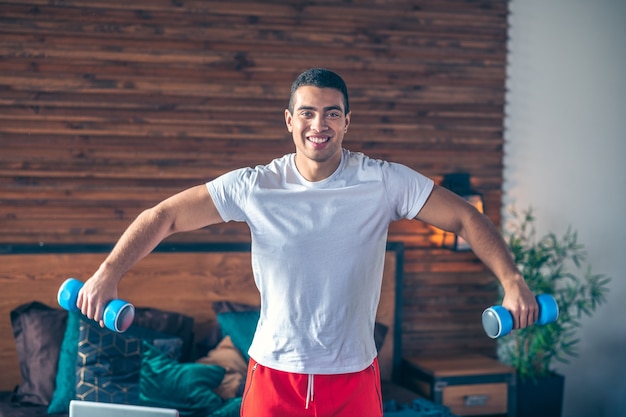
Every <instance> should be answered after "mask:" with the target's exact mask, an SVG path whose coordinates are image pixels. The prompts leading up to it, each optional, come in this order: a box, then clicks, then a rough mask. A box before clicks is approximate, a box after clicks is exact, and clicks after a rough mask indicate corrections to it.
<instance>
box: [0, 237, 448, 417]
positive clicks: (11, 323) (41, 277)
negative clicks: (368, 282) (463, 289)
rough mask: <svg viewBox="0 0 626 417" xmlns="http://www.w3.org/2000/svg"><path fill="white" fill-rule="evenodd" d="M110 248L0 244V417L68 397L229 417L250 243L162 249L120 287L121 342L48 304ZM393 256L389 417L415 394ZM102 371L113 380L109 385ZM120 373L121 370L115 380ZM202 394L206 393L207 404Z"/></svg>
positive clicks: (242, 346)
mask: <svg viewBox="0 0 626 417" xmlns="http://www.w3.org/2000/svg"><path fill="white" fill-rule="evenodd" d="M110 249H111V247H110V246H107V245H34V246H32V245H16V246H4V247H0V254H1V255H0V259H1V260H2V264H3V272H2V276H1V277H0V278H1V279H2V280H3V293H4V296H3V297H2V300H3V301H2V303H1V304H0V317H2V320H3V321H2V322H1V324H0V326H2V327H1V329H2V334H3V335H9V334H11V333H12V334H13V338H11V337H2V339H1V340H0V369H2V375H1V376H0V391H1V393H0V401H1V402H0V416H2V417H36V416H44V415H50V414H49V412H50V413H52V414H54V415H58V416H65V415H67V406H66V404H67V402H68V401H69V400H68V399H69V398H79V399H85V400H98V401H112V402H118V401H123V402H130V403H133V401H135V402H136V401H137V398H139V397H141V401H142V403H147V404H149V405H156V406H168V405H170V406H174V408H178V409H182V410H183V412H184V413H183V414H182V415H203V416H209V415H211V416H213V415H214V416H231V415H238V411H236V410H238V403H237V401H240V399H241V390H242V388H243V385H242V384H243V382H244V381H243V378H244V377H243V376H242V372H245V361H246V360H247V357H246V353H245V350H246V343H249V339H250V338H251V332H252V331H253V329H254V325H255V323H256V322H255V314H256V318H258V306H259V303H260V301H259V300H260V298H259V294H258V291H257V290H256V287H255V285H254V281H253V278H252V270H251V266H250V244H249V243H194V244H176V243H164V244H161V245H160V246H159V247H158V248H157V249H156V250H155V251H154V252H153V253H152V254H150V255H149V256H148V257H146V258H145V259H144V260H142V261H141V262H140V263H139V264H137V265H136V266H135V267H134V268H133V269H132V270H131V271H129V272H128V274H127V275H126V277H125V278H124V280H123V281H122V282H121V284H120V287H119V296H120V297H121V298H124V299H126V300H128V301H130V302H132V303H133V304H134V305H135V306H136V307H137V316H136V319H135V323H134V325H133V328H132V329H133V330H132V331H131V329H129V331H128V332H126V333H125V334H124V335H123V336H124V337H126V339H120V340H121V341H120V340H114V341H112V342H111V341H110V340H109V339H111V335H110V334H111V333H112V332H109V334H106V333H103V334H100V333H99V332H106V331H104V330H102V329H99V328H97V326H94V325H93V323H91V324H90V323H89V322H88V320H84V319H81V318H80V315H79V314H69V313H67V312H65V311H64V310H61V309H59V308H58V307H57V305H56V293H57V290H58V287H59V285H60V284H61V283H62V282H63V280H65V279H66V278H68V277H76V278H79V279H83V280H84V279H85V278H86V277H88V276H89V275H90V274H91V273H92V271H93V270H94V269H95V268H96V267H97V266H98V265H99V264H100V262H101V261H102V259H103V258H104V256H105V255H106V253H107V252H109V251H110ZM402 260H403V246H402V244H401V243H395V242H390V243H388V245H387V251H386V255H385V268H384V277H383V285H382V291H381V301H380V305H379V309H378V313H377V325H376V334H375V337H376V341H377V346H378V348H379V363H380V368H381V377H382V379H383V393H382V395H383V401H384V403H385V404H386V405H388V406H389V407H388V412H386V415H390V416H391V415H394V410H396V409H397V412H398V413H400V409H399V408H398V407H397V404H409V403H411V402H413V401H415V399H416V396H415V395H414V394H413V393H412V392H410V391H408V390H406V389H404V388H402V387H401V386H400V385H398V384H397V381H398V380H399V375H400V369H399V366H400V364H401V361H400V359H401V344H400V340H401V339H400V333H401V308H400V307H401V284H402ZM7 318H10V320H8V321H7V320H6V319H7ZM135 328H136V329H135ZM77 329H78V330H77ZM116 337H118V339H119V338H121V337H122V336H119V335H117V336H116ZM92 339H93V340H92ZM77 340H78V341H79V343H77V342H76V341H77ZM106 343H109V344H112V345H114V347H115V348H114V349H112V350H114V351H115V353H114V354H111V355H109V356H111V357H110V358H108V359H107V358H106V354H103V352H104V351H106V352H108V351H109V350H110V349H109V346H108V345H106V346H107V349H109V350H107V349H103V348H101V346H102V345H103V344H106ZM77 345H78V346H80V347H78V348H77V347H76V346H77ZM85 345H86V347H85ZM118 345H123V346H124V348H123V349H122V350H124V349H127V351H124V352H123V353H122V354H121V356H122V359H119V358H118V357H117V356H115V355H118V353H119V352H117V351H118V350H120V349H119V348H118ZM98 346H100V347H98ZM128 346H130V347H128ZM77 349H78V351H77ZM90 349H91V350H90ZM94 352H97V354H96V353H94ZM129 352H130V353H129ZM107 354H108V353H107ZM124 355H126V356H124ZM133 355H134V356H133ZM102 356H105V359H102ZM93 357H96V359H95V363H94V360H92V359H93ZM238 357H239V358H240V359H238ZM128 358H131V359H128ZM89 361H91V362H89ZM98 361H101V362H102V361H104V362H105V364H104V365H106V366H104V365H103V364H102V363H98ZM107 361H108V362H107ZM120 363H121V365H120ZM112 364H114V365H112ZM90 366H91V367H90ZM107 366H108V368H107ZM103 367H104V368H105V371H106V372H108V373H109V374H111V373H113V374H115V375H114V376H110V375H109V379H107V376H106V375H104V374H103V372H104V371H102V369H103ZM113 368H115V369H114V370H113V371H112V370H111V369H113ZM220 368H221V370H220ZM119 369H123V370H124V372H126V374H124V373H123V372H122V373H121V376H120V375H118V374H116V372H118V371H119ZM208 369H211V371H208ZM185 372H187V373H185ZM193 372H196V374H194V373H193ZM99 373H100V374H99ZM181 374H184V375H192V376H193V378H183V379H186V380H188V381H187V384H186V385H183V386H175V385H172V384H171V383H170V382H171V381H172V380H174V379H175V377H177V376H180V375H181ZM94 381H95V382H94ZM102 381H105V382H102ZM128 381H130V382H128ZM189 381H191V383H190V382H189ZM225 381H226V382H225ZM126 382H128V384H126V385H124V383H126ZM115 384H118V385H119V387H121V388H119V387H118V388H119V389H118V390H117V391H116V390H114V389H112V388H111V386H114V385H115ZM133 384H134V385H133ZM68 387H69V388H68ZM207 391H211V392H212V394H216V395H215V396H213V395H212V394H211V395H212V396H211V398H206V395H204V394H203V393H205V392H207ZM190 393H192V395H190ZM190 397H191V399H190ZM398 415H400V414H398ZM414 415H418V414H414ZM429 415H436V414H429ZM441 415H442V416H443V415H447V414H441Z"/></svg>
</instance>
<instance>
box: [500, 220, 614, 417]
mask: <svg viewBox="0 0 626 417" xmlns="http://www.w3.org/2000/svg"><path fill="white" fill-rule="evenodd" d="M504 234H505V237H506V238H507V240H508V245H509V249H510V250H511V253H512V254H513V257H514V259H515V263H516V264H517V266H518V268H519V269H520V271H521V273H522V274H523V276H524V278H525V280H526V282H527V283H528V286H529V287H530V289H531V290H532V291H533V292H534V293H535V294H543V293H546V294H551V295H552V296H554V298H555V299H556V302H557V304H558V306H559V318H558V320H557V321H556V322H555V323H550V324H547V325H544V326H539V325H536V326H529V327H527V328H525V329H519V330H516V331H514V332H512V333H511V334H510V335H508V336H505V337H503V338H501V339H499V341H498V356H499V358H500V360H502V361H503V362H504V363H507V364H509V365H510V366H512V367H513V368H515V369H516V371H517V377H518V378H517V386H518V396H517V405H518V417H524V416H525V415H532V416H538V415H541V416H546V417H548V416H560V415H561V409H562V398H563V385H564V378H563V376H562V375H559V374H558V373H556V372H555V371H554V368H553V367H554V365H555V364H556V363H557V362H561V363H568V362H569V360H570V359H571V358H572V357H576V356H577V344H578V339H577V329H578V328H579V327H580V325H581V323H580V319H581V317H582V316H584V315H586V316H591V315H592V313H593V312H594V311H595V310H596V308H597V307H598V306H599V305H601V304H602V303H603V302H604V301H606V294H607V292H608V290H609V289H608V284H609V282H610V278H609V277H606V276H605V275H603V274H595V273H592V270H591V266H589V265H588V264H587V263H586V251H585V248H584V246H583V245H582V244H580V243H579V242H578V236H577V233H576V232H575V231H573V230H572V229H571V227H570V228H568V229H567V231H566V232H565V234H563V235H562V236H560V237H559V236H557V235H556V234H554V233H548V234H546V235H545V236H542V237H537V235H536V230H535V217H534V215H533V211H532V209H528V210H527V211H525V212H522V213H517V212H516V211H515V210H512V220H511V222H510V223H509V224H507V227H506V228H505V233H504ZM550 389H554V390H556V392H552V393H551V391H550ZM527 391H531V392H530V393H528V392H527ZM526 395H531V396H532V397H530V398H529V399H526V398H527V397H526ZM541 397H547V398H546V399H548V400H551V401H552V402H553V404H552V405H549V404H543V405H542V404H540V398H541Z"/></svg>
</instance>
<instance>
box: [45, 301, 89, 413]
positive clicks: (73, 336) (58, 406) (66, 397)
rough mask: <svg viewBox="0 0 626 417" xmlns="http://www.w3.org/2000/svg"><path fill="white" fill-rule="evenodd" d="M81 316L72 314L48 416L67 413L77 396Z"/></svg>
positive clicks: (62, 345) (66, 329) (68, 321)
mask: <svg viewBox="0 0 626 417" xmlns="http://www.w3.org/2000/svg"><path fill="white" fill-rule="evenodd" d="M80 321H81V315H80V313H78V312H73V311H72V312H70V313H69V316H68V318H67V327H66V328H65V335H64V337H63V342H62V343H61V350H60V352H59V366H58V369H57V376H56V386H55V389H54V394H52V399H51V400H50V404H49V405H48V414H56V413H67V410H68V408H69V406H70V401H71V400H73V399H74V397H75V396H76V356H78V339H79V337H80Z"/></svg>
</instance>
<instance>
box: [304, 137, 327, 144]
mask: <svg viewBox="0 0 626 417" xmlns="http://www.w3.org/2000/svg"><path fill="white" fill-rule="evenodd" d="M308 139H309V140H310V141H311V142H313V143H324V142H326V141H327V140H328V138H326V137H324V138H316V137H311V136H309V138H308Z"/></svg>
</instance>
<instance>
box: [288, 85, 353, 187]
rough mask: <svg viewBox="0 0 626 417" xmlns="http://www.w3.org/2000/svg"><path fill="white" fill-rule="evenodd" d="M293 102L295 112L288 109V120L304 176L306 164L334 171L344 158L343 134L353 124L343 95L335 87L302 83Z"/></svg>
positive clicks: (298, 161)
mask: <svg viewBox="0 0 626 417" xmlns="http://www.w3.org/2000/svg"><path fill="white" fill-rule="evenodd" d="M293 103H294V106H293V114H291V113H290V112H289V110H285V123H286V124H287V130H289V132H291V134H292V136H293V142H294V144H295V145H296V165H297V166H298V170H300V172H301V174H303V175H304V176H305V177H307V175H306V173H305V172H303V171H307V167H310V168H311V169H316V170H318V171H319V169H320V168H321V169H322V171H323V172H322V174H324V173H326V174H327V176H328V175H330V174H332V172H333V171H334V170H335V169H336V168H337V166H338V165H339V162H340V161H341V147H342V143H343V136H344V135H345V133H346V132H347V131H348V125H349V124H350V114H347V115H346V114H344V104H343V95H342V94H341V92H340V91H338V90H335V89H333V88H318V87H312V86H303V87H300V88H298V89H297V90H296V92H295V93H294V100H293ZM324 168H327V169H325V170H324ZM328 170H330V171H329V172H326V171H328ZM307 179H309V180H310V178H307ZM316 180H318V179H316Z"/></svg>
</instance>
